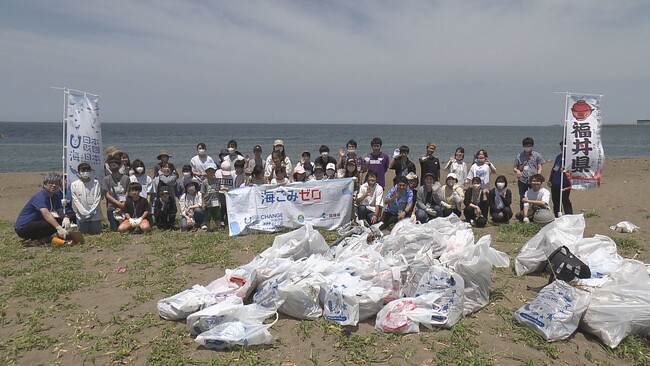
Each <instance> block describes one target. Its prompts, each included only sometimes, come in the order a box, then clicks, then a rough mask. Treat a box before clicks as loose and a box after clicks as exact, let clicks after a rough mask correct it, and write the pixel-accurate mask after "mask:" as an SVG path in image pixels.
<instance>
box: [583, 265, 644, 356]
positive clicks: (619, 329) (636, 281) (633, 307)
mask: <svg viewBox="0 0 650 366" xmlns="http://www.w3.org/2000/svg"><path fill="white" fill-rule="evenodd" d="M649 293H650V277H648V272H647V271H646V265H645V264H644V263H642V262H639V261H637V260H633V259H625V260H623V263H622V265H621V267H620V268H619V269H618V270H617V271H615V272H613V273H612V274H611V275H610V279H609V281H607V282H606V283H605V284H603V285H602V286H601V287H599V288H596V289H594V291H593V292H592V293H591V301H590V302H589V307H588V308H587V311H586V312H585V314H584V317H583V318H582V323H581V324H580V328H581V329H583V330H585V331H587V332H589V333H591V334H593V335H595V336H597V337H598V338H600V339H601V340H602V341H603V343H605V344H606V345H607V346H609V347H611V348H615V347H617V346H618V345H619V343H621V341H622V340H623V339H624V338H625V337H627V336H628V335H630V334H638V335H646V334H648V333H650V296H648V294H649Z"/></svg>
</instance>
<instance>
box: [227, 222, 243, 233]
mask: <svg viewBox="0 0 650 366" xmlns="http://www.w3.org/2000/svg"><path fill="white" fill-rule="evenodd" d="M230 232H231V233H232V234H233V235H239V234H241V228H240V227H239V223H237V221H231V222H230Z"/></svg>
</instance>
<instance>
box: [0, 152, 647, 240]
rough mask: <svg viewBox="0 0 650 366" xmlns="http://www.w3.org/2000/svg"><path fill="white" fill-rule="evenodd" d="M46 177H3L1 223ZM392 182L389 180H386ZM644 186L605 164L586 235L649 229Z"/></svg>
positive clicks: (590, 195) (588, 202)
mask: <svg viewBox="0 0 650 366" xmlns="http://www.w3.org/2000/svg"><path fill="white" fill-rule="evenodd" d="M552 165H553V162H552V161H547V162H546V163H545V164H544V166H543V171H542V174H543V175H544V177H545V178H548V176H549V172H550V169H551V167H552ZM495 166H496V168H497V174H492V176H491V178H492V182H494V179H495V178H496V177H497V176H498V175H500V174H503V175H505V176H506V177H507V178H508V187H509V188H510V189H511V190H512V191H513V206H512V207H513V211H514V212H516V211H517V206H518V202H519V201H518V199H517V198H515V197H516V196H517V194H518V191H517V183H516V179H515V175H514V173H513V172H512V167H511V166H510V164H507V163H499V164H495ZM418 169H419V166H418ZM390 172H391V171H389V173H390ZM44 175H45V173H44V172H41V173H0V202H2V206H1V209H0V219H3V220H9V221H12V222H14V221H15V220H16V217H17V216H18V213H19V212H20V210H21V209H22V207H23V206H24V204H25V202H27V200H28V199H29V198H30V197H31V196H32V195H33V194H34V193H36V192H37V191H38V189H40V186H41V182H42V179H43V176H44ZM391 179H392V176H389V177H388V178H387V179H386V180H387V181H390V180H391ZM544 184H545V186H546V182H545V183H544ZM493 185H494V184H491V186H493ZM645 185H650V158H641V159H639V158H635V159H616V160H611V161H606V162H605V168H604V173H603V180H602V182H601V186H600V188H598V189H591V190H585V191H571V201H572V203H573V209H574V213H580V210H584V212H586V213H596V214H597V215H598V217H593V220H590V221H589V225H588V226H587V228H586V232H585V235H586V236H592V235H593V234H596V233H599V234H604V235H608V234H609V233H613V231H611V230H610V229H609V226H611V225H615V224H616V223H618V222H619V221H630V222H632V223H634V224H635V225H637V226H639V227H641V228H646V229H647V228H648V227H650V196H649V195H646V194H644V192H643V190H642V187H644V186H645ZM102 207H105V204H104V203H102ZM646 239H647V237H646ZM646 242H648V241H647V240H646Z"/></svg>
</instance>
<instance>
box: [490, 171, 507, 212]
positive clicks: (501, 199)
mask: <svg viewBox="0 0 650 366" xmlns="http://www.w3.org/2000/svg"><path fill="white" fill-rule="evenodd" d="M488 203H489V204H490V216H491V217H492V222H494V223H495V224H507V223H508V221H510V219H511V218H512V208H510V205H511V204H512V191H510V190H509V189H508V180H507V179H506V177H505V176H503V175H500V176H498V177H497V179H496V181H495V183H494V188H492V189H491V190H490V192H489V193H488Z"/></svg>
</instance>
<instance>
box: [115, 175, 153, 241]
mask: <svg viewBox="0 0 650 366" xmlns="http://www.w3.org/2000/svg"><path fill="white" fill-rule="evenodd" d="M128 192H129V195H128V197H127V198H126V202H124V210H123V212H124V221H123V222H122V223H121V224H120V226H119V227H118V228H117V231H119V232H120V233H126V232H129V231H131V230H133V229H140V230H142V231H144V232H147V231H149V230H151V225H149V220H148V219H147V217H149V211H151V205H150V204H149V202H148V201H147V199H146V198H144V197H142V196H141V195H140V192H142V185H141V184H140V183H138V182H131V184H129V189H128Z"/></svg>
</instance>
